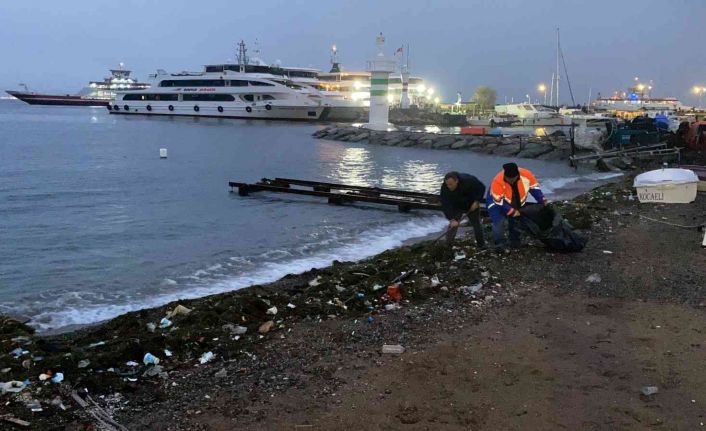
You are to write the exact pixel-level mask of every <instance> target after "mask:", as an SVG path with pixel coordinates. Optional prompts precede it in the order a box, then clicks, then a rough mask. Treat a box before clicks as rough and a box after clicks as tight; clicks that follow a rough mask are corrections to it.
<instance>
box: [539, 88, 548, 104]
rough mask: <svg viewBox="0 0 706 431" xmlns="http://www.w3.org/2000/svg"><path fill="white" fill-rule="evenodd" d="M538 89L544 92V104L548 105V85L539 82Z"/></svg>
mask: <svg viewBox="0 0 706 431" xmlns="http://www.w3.org/2000/svg"><path fill="white" fill-rule="evenodd" d="M537 91H539V92H540V93H544V104H545V105H546V104H547V86H546V85H544V84H539V86H537Z"/></svg>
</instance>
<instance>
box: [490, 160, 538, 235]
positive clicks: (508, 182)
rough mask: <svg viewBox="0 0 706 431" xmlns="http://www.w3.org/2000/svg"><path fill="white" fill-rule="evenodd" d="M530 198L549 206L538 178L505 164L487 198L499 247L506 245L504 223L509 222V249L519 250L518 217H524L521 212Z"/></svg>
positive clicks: (512, 164) (514, 166) (528, 171)
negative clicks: (530, 196) (528, 197)
mask: <svg viewBox="0 0 706 431" xmlns="http://www.w3.org/2000/svg"><path fill="white" fill-rule="evenodd" d="M528 195H532V197H533V198H534V200H535V201H537V203H540V204H542V205H546V204H547V202H548V201H547V199H546V198H545V197H544V194H543V193H542V189H540V188H539V183H538V182H537V178H535V176H534V174H533V173H532V172H531V171H530V170H529V169H525V168H518V167H517V164H515V163H506V164H504V165H503V170H502V171H500V172H498V174H497V175H496V176H495V178H493V182H492V183H491V184H490V190H489V191H488V196H487V198H486V206H487V208H488V215H489V216H490V221H491V223H492V225H493V240H494V241H495V245H496V247H502V246H504V245H505V232H504V229H503V223H504V221H505V219H507V221H508V233H509V237H510V247H513V248H517V247H519V246H520V231H519V230H518V227H519V226H518V217H520V216H521V215H522V212H521V209H522V207H523V206H524V205H525V203H526V202H527V196H528Z"/></svg>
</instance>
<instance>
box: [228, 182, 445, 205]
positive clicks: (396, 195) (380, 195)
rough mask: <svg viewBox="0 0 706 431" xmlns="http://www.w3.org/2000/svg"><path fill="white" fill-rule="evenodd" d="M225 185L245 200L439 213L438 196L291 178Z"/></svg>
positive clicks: (439, 203)
mask: <svg viewBox="0 0 706 431" xmlns="http://www.w3.org/2000/svg"><path fill="white" fill-rule="evenodd" d="M228 185H229V186H230V187H231V191H235V189H236V188H237V189H238V194H239V195H240V196H248V195H249V194H250V193H254V192H261V191H268V192H276V193H290V194H296V195H305V196H318V197H323V198H327V199H328V203H330V204H335V205H343V204H346V203H353V202H365V203H371V204H381V205H394V206H396V207H397V209H398V210H399V211H400V212H409V211H411V210H413V209H421V210H435V211H440V210H441V202H440V200H439V195H437V194H433V193H422V192H412V191H406V190H393V189H386V188H380V187H362V186H353V185H348V184H335V183H326V182H320V181H308V180H298V179H291V178H275V179H268V178H263V179H262V180H260V181H258V182H257V183H254V184H248V183H242V182H237V181H230V182H229V183H228Z"/></svg>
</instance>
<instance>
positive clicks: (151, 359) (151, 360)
mask: <svg viewBox="0 0 706 431" xmlns="http://www.w3.org/2000/svg"><path fill="white" fill-rule="evenodd" d="M142 362H143V363H144V364H145V365H150V364H151V365H157V364H159V358H158V357H156V356H154V355H153V354H151V353H149V352H148V353H145V357H144V358H142ZM128 365H130V363H128Z"/></svg>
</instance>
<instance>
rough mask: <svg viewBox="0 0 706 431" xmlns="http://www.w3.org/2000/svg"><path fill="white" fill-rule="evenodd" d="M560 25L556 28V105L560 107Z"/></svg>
mask: <svg viewBox="0 0 706 431" xmlns="http://www.w3.org/2000/svg"><path fill="white" fill-rule="evenodd" d="M560 49H561V47H560V45H559V27H557V28H556V106H557V108H558V107H559V52H560Z"/></svg>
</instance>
